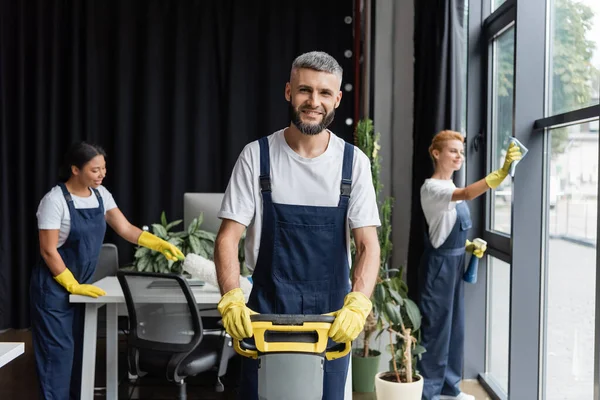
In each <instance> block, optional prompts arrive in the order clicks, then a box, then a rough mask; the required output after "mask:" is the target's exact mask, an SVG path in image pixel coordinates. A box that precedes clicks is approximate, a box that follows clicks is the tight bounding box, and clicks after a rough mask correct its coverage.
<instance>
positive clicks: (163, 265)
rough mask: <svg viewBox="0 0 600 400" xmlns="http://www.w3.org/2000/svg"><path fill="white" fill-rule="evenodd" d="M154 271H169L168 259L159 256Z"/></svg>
mask: <svg viewBox="0 0 600 400" xmlns="http://www.w3.org/2000/svg"><path fill="white" fill-rule="evenodd" d="M156 271H157V272H161V273H163V274H164V273H168V272H169V260H167V259H166V258H165V257H164V256H163V257H160V258H159V259H158V260H157V263H156Z"/></svg>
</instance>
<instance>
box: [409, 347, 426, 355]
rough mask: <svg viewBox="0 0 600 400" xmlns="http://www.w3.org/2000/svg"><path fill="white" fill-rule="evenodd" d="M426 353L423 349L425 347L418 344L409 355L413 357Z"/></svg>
mask: <svg viewBox="0 0 600 400" xmlns="http://www.w3.org/2000/svg"><path fill="white" fill-rule="evenodd" d="M426 351H427V350H426V349H425V347H423V346H421V345H420V344H418V345H416V346H415V347H414V348H413V349H412V351H411V354H412V355H413V357H414V356H420V355H421V354H423V353H425V352H426Z"/></svg>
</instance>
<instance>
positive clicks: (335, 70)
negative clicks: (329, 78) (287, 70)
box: [291, 51, 344, 82]
mask: <svg viewBox="0 0 600 400" xmlns="http://www.w3.org/2000/svg"><path fill="white" fill-rule="evenodd" d="M300 68H307V69H312V70H315V71H321V72H328V73H330V74H334V75H335V76H337V77H338V78H339V79H340V82H341V81H342V74H343V72H344V70H343V69H342V67H340V64H338V62H337V61H336V60H335V58H333V57H331V56H330V55H329V54H327V53H325V52H323V51H311V52H309V53H304V54H301V55H299V56H298V57H296V59H295V60H294V62H293V63H292V71H291V72H294V70H295V69H300Z"/></svg>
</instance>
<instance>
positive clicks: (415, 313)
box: [404, 298, 421, 331]
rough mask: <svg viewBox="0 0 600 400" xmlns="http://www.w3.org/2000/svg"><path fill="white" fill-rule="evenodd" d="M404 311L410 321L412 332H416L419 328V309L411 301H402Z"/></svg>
mask: <svg viewBox="0 0 600 400" xmlns="http://www.w3.org/2000/svg"><path fill="white" fill-rule="evenodd" d="M404 309H405V310H406V314H407V315H408V318H409V319H410V324H411V325H412V328H413V331H416V330H418V329H419V328H420V327H421V312H420V311H419V307H418V306H417V305H416V304H415V302H414V301H412V300H411V299H408V298H406V299H404Z"/></svg>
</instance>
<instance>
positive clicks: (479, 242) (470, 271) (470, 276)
mask: <svg viewBox="0 0 600 400" xmlns="http://www.w3.org/2000/svg"><path fill="white" fill-rule="evenodd" d="M473 245H474V248H476V249H477V248H481V247H482V246H487V242H486V241H485V240H483V239H479V238H477V239H474V240H473ZM477 267H479V258H477V256H476V255H475V254H471V259H470V260H469V266H468V267H467V270H466V271H465V273H464V275H463V280H464V281H465V282H467V283H477Z"/></svg>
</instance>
